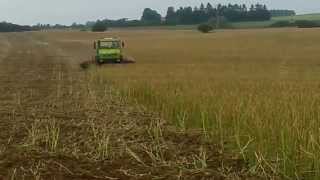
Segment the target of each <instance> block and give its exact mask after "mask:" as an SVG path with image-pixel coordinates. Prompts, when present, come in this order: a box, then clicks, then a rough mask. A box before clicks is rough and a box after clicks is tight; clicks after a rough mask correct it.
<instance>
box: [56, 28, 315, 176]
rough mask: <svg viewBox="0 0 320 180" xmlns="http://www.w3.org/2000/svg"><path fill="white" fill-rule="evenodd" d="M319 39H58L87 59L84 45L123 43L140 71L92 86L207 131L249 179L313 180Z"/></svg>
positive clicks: (276, 32)
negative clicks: (243, 163) (240, 161)
mask: <svg viewBox="0 0 320 180" xmlns="http://www.w3.org/2000/svg"><path fill="white" fill-rule="evenodd" d="M319 32H320V30H319V29H310V30H302V29H269V30H236V31H232V30H231V31H217V32H215V33H210V34H200V33H198V32H195V31H169V30H168V31H165V30H158V31H157V30H151V31H143V30H140V31H114V32H109V33H104V34H99V35H97V34H91V33H63V34H61V33H57V34H53V36H54V38H57V39H58V41H60V40H66V41H68V40H69V41H70V43H69V45H70V46H71V44H72V43H71V42H72V40H79V41H81V42H83V44H82V45H81V46H80V43H78V45H79V47H78V48H79V49H80V48H83V51H84V52H83V53H86V54H87V50H85V48H87V47H85V45H90V41H91V40H92V39H94V38H96V37H101V36H102V37H103V36H118V37H121V38H123V39H124V40H125V41H126V43H127V50H126V53H127V55H129V56H133V57H134V58H135V59H136V61H137V63H136V64H134V65H115V66H106V67H102V68H92V69H90V70H89V71H90V73H92V74H93V76H94V77H96V78H98V79H104V80H107V81H109V82H112V84H113V86H114V87H115V88H116V89H117V90H118V91H119V93H120V94H121V96H123V98H125V99H126V100H129V101H130V102H132V103H137V104H139V105H142V106H143V107H144V108H146V109H148V110H150V111H153V112H157V113H159V114H160V115H161V116H162V117H163V118H165V119H169V120H171V122H174V123H175V125H177V126H178V127H179V128H180V129H181V130H182V131H188V130H189V129H194V128H200V129H202V130H203V131H204V132H205V133H206V136H207V137H208V138H212V139H214V140H215V141H217V142H218V143H219V144H220V145H221V146H222V147H223V150H225V151H233V152H235V153H238V154H241V156H242V157H243V158H244V159H245V160H247V161H249V162H250V166H251V168H252V169H251V170H253V171H257V172H263V173H270V172H272V173H275V174H282V175H283V176H284V177H296V178H303V177H304V178H307V179H308V178H311V177H315V179H317V178H319V177H320V161H319V159H320V144H319V143H320V139H319V138H320V131H319V127H320V93H319V90H320V53H319V44H320V36H319ZM67 44H68V43H65V45H67ZM73 44H76V42H74V43H73ZM78 48H74V50H76V49H78ZM75 53H76V52H75ZM76 54H77V53H76ZM102 82H103V81H102Z"/></svg>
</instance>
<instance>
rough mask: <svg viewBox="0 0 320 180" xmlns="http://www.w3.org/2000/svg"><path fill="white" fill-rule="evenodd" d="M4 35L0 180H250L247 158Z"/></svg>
mask: <svg viewBox="0 0 320 180" xmlns="http://www.w3.org/2000/svg"><path fill="white" fill-rule="evenodd" d="M0 36H1V39H3V40H5V41H6V42H8V43H7V44H6V45H3V44H1V46H2V47H3V49H4V48H7V51H6V52H5V51H3V52H5V53H3V54H2V55H1V57H0V87H1V88H0V180H2V179H3V180H6V179H55V180H59V179H61V180H62V179H249V178H250V176H249V175H248V174H249V173H248V170H247V165H246V163H245V162H244V161H243V160H242V159H241V158H238V157H234V156H232V155H229V154H225V153H224V152H222V151H221V149H220V148H219V146H217V145H216V144H215V143H213V142H212V141H210V140H208V139H206V138H204V135H203V134H202V133H201V132H200V131H196V130H195V131H193V132H178V131H177V130H176V129H175V128H173V127H172V126H170V125H169V124H168V123H167V122H166V121H164V120H162V119H160V118H158V117H156V116H154V115H153V114H150V113H147V112H144V111H143V110H140V109H139V108H137V107H130V106H128V105H126V104H125V103H124V102H122V101H121V97H117V96H115V95H114V94H113V90H112V89H111V88H110V89H108V86H107V84H106V83H105V82H103V81H102V82H94V81H92V80H90V74H87V73H86V72H83V71H81V70H80V68H79V69H77V68H71V67H72V66H71V65H70V62H69V58H70V57H66V56H63V55H62V53H61V52H60V51H61V49H58V48H56V47H54V46H53V45H51V44H50V42H43V41H41V39H37V38H38V36H35V35H34V34H32V33H20V34H18V33H17V34H16V33H13V34H1V35H0ZM3 42H4V41H3ZM39 42H43V43H39ZM4 54H5V55H4Z"/></svg>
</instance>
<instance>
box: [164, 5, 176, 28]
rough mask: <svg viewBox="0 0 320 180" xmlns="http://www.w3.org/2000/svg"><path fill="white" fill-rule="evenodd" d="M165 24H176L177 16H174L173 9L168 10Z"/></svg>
mask: <svg viewBox="0 0 320 180" xmlns="http://www.w3.org/2000/svg"><path fill="white" fill-rule="evenodd" d="M166 23H167V24H171V25H174V24H177V23H178V17H177V14H176V11H175V9H174V7H169V8H168V10H167V15H166Z"/></svg>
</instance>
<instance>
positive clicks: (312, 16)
mask: <svg viewBox="0 0 320 180" xmlns="http://www.w3.org/2000/svg"><path fill="white" fill-rule="evenodd" d="M272 20H276V21H281V20H310V21H320V13H319V14H305V15H297V16H284V17H274V18H272Z"/></svg>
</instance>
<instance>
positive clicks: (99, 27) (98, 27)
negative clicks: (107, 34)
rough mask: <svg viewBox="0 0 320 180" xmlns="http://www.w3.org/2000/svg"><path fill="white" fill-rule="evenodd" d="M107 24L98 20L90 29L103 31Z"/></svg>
mask: <svg viewBox="0 0 320 180" xmlns="http://www.w3.org/2000/svg"><path fill="white" fill-rule="evenodd" d="M107 29H108V28H107V25H106V23H104V22H103V21H100V20H98V21H97V22H96V23H95V24H94V25H93V26H92V29H91V30H92V31H93V32H104V31H106V30H107Z"/></svg>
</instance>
